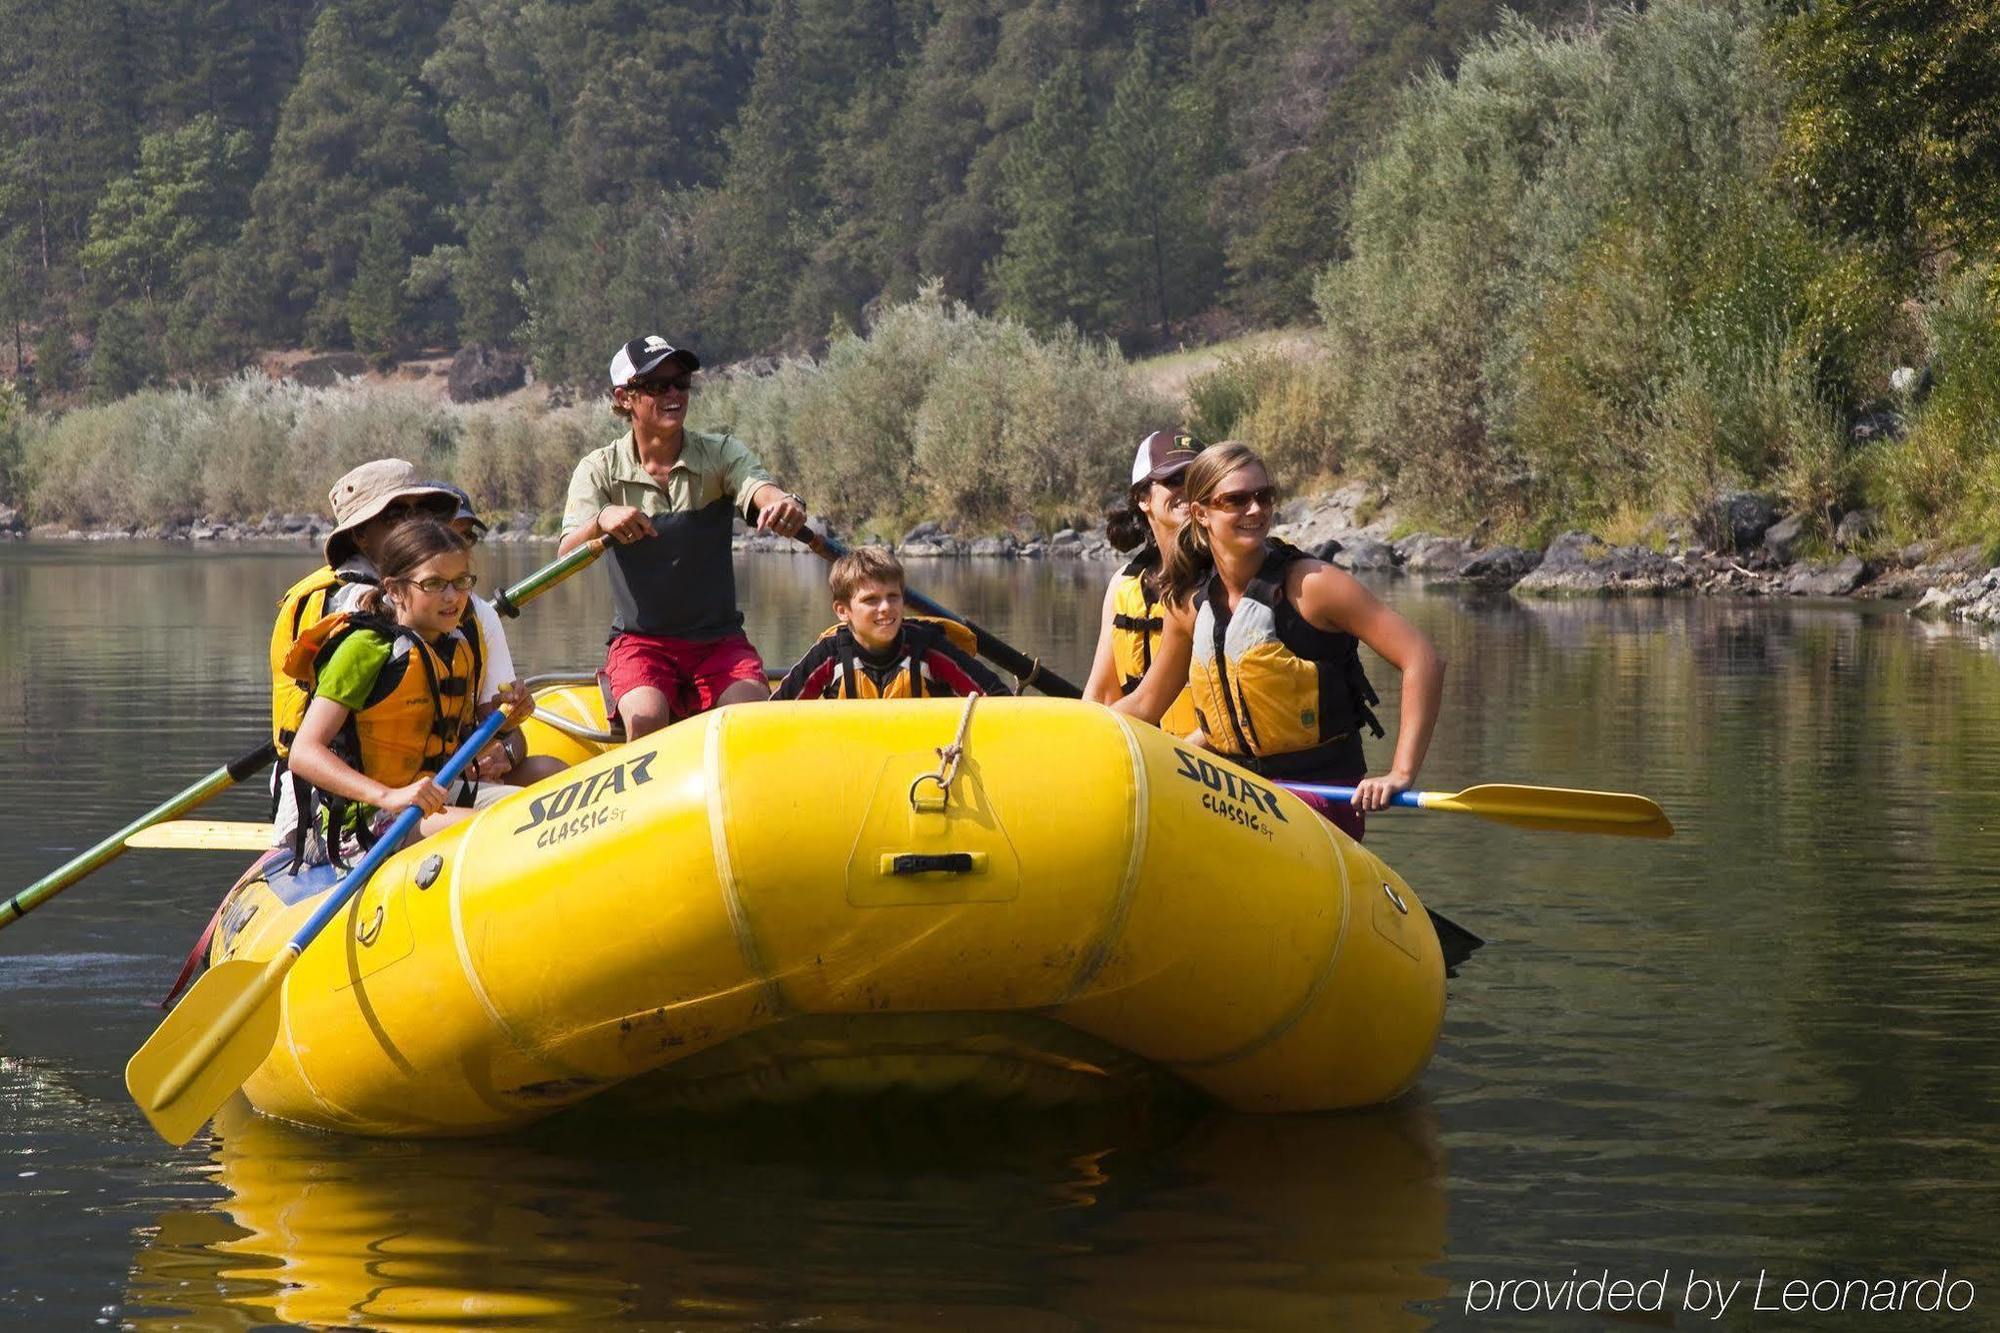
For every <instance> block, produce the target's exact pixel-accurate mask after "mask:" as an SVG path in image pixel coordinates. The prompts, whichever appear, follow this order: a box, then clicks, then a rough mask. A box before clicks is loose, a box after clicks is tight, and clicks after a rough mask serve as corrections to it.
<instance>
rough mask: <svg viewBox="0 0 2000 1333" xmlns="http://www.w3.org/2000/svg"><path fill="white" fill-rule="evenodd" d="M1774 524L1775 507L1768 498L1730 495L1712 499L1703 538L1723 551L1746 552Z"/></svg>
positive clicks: (1754, 494)
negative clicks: (1712, 502)
mask: <svg viewBox="0 0 2000 1333" xmlns="http://www.w3.org/2000/svg"><path fill="white" fill-rule="evenodd" d="M1777 521H1778V507H1777V505H1776V504H1775V503H1774V502H1773V501H1772V499H1771V497H1770V496H1768V495H1760V494H1758V493H1757V492H1755V491H1733V492H1731V493H1729V494H1727V495H1722V496H1718V497H1717V498H1716V501H1715V508H1714V510H1713V512H1711V513H1710V514H1709V516H1708V522H1707V524H1706V525H1705V526H1706V527H1707V529H1708V531H1707V533H1706V534H1705V535H1706V536H1707V537H1708V538H1709V539H1710V540H1711V541H1712V542H1713V543H1714V544H1715V545H1716V546H1719V547H1721V548H1722V549H1723V550H1725V551H1749V550H1753V549H1755V547H1756V545H1757V543H1758V542H1759V541H1760V540H1762V539H1763V536H1764V534H1765V532H1766V531H1768V530H1769V529H1770V527H1771V525H1772V524H1773V523H1776V522H1777Z"/></svg>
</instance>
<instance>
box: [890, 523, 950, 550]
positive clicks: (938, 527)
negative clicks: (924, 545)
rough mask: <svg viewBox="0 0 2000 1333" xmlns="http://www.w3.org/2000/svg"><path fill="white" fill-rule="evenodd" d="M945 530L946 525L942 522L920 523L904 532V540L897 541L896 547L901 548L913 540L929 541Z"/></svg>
mask: <svg viewBox="0 0 2000 1333" xmlns="http://www.w3.org/2000/svg"><path fill="white" fill-rule="evenodd" d="M943 530H944V525H943V524H941V523H934V522H933V523H919V524H917V526H915V527H914V528H911V529H910V530H909V531H908V532H906V533H904V534H903V540H902V541H899V542H897V543H896V547H897V549H898V550H900V549H902V548H903V547H905V546H907V545H909V544H910V543H911V542H920V541H927V540H929V539H930V538H931V537H934V536H936V535H937V534H938V533H939V532H942V531H943Z"/></svg>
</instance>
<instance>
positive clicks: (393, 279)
mask: <svg viewBox="0 0 2000 1333" xmlns="http://www.w3.org/2000/svg"><path fill="white" fill-rule="evenodd" d="M408 226H409V223H408V222H407V221H406V220H405V219H404V217H403V214H402V212H401V210H400V209H398V208H396V207H395V206H394V205H393V204H386V205H384V206H382V207H379V208H377V209H375V210H374V212H373V213H372V214H371V215H370V216H369V219H368V239H367V240H365V241H364V242H362V245H361V253H360V255H359V256H358V258H357V259H356V261H355V268H354V284H353V286H351V287H350V288H349V289H348V292H347V305H346V310H347V328H348V332H349V334H350V336H351V337H352V339H353V342H354V350H355V351H357V352H360V353H361V354H362V355H364V356H366V357H367V358H368V359H369V360H371V361H373V362H375V364H376V365H378V366H386V365H388V364H389V363H390V362H391V361H394V360H395V359H396V356H397V354H398V353H399V352H401V351H402V350H403V348H404V347H405V346H406V345H407V343H408V341H409V336H408V334H409V331H408V329H407V327H406V321H407V319H408V315H409V302H408V301H407V300H406V299H405V298H404V295H403V279H404V278H405V277H406V276H408V274H409V254H408V251H407V250H406V249H405V248H404V245H405V238H406V235H407V228H408Z"/></svg>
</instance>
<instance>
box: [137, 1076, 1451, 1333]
mask: <svg viewBox="0 0 2000 1333" xmlns="http://www.w3.org/2000/svg"><path fill="white" fill-rule="evenodd" d="M1436 1133H1437V1131H1436V1123H1435V1116H1434V1115H1433V1113H1432V1112H1431V1111H1430V1109H1429V1108H1428V1107H1426V1106H1424V1105H1422V1104H1421V1103H1411V1104H1406V1105H1402V1106H1399V1107H1396V1108H1392V1109H1389V1110H1385V1111H1377V1112H1371V1113H1367V1114H1362V1115H1346V1116H1330V1117H1274V1118H1253V1117H1241V1116H1220V1115H1211V1114H1205V1113H1202V1112H1200V1111H1197V1110H1194V1109H1192V1108H1190V1107H1188V1106H1185V1105H1181V1104H1179V1103H1175V1102H1172V1101H1171V1100H1166V1101H1158V1102H1148V1103H1145V1104H1137V1105H1119V1106H1110V1107H1096V1108H1072V1109H1071V1110H1069V1111H1067V1112H1062V1111H1056V1112H1051V1111H1049V1110H1048V1109H1047V1108H1041V1109H1038V1110H1037V1111H1035V1112H1034V1113H1032V1114H1022V1113H1016V1114H1010V1113H1008V1112H1007V1111H1006V1110H1005V1109H1003V1108H995V1107H993V1106H990V1105H989V1106H982V1107H975V1106H967V1105H958V1106H953V1105H949V1104H945V1105H940V1104H936V1103H924V1104H921V1105H919V1104H913V1103H909V1102H898V1101H896V1100H894V1099H880V1098H877V1099H870V1100H869V1101H867V1102H866V1103H842V1102H839V1101H836V1100H831V1099H822V1100H820V1101H817V1102H814V1103H811V1104H809V1105H807V1106H804V1107H797V1108H792V1109H789V1110H786V1111H784V1112H770V1113H761V1114H753V1115H749V1116H746V1117H742V1118H737V1119H733V1120H730V1121H719V1120H704V1119H695V1118H689V1117H685V1116H680V1117H668V1118H665V1119H662V1118H661V1117H659V1116H657V1115H648V1114H646V1113H645V1112H644V1110H643V1108H642V1107H640V1106H639V1105H638V1104H637V1102H636V1100H635V1099H633V1098H629V1097H628V1098H626V1099H625V1100H624V1104H623V1105H622V1106H619V1105H612V1104H607V1105H606V1106H603V1107H594V1108H590V1109H589V1110H588V1111H587V1112H586V1113H585V1114H584V1115H582V1116H573V1117H569V1118H567V1119H566V1120H562V1121H558V1122H555V1123H554V1124H552V1125H550V1126H548V1127H545V1128H544V1129H543V1130H541V1131H538V1132H537V1133H535V1134H533V1135H531V1136H527V1137H517V1138H510V1139H504V1140H485V1141H477V1142H462V1143H454V1142H427V1143H381V1142H371V1141H365V1140H354V1139H343V1138H336V1137H333V1136H329V1135H322V1134H317V1133H312V1132H308V1131H303V1130H296V1129H292V1128H289V1127H287V1126H284V1125H282V1124H279V1123H277V1122H274V1121H270V1120H266V1119H263V1118H261V1117H258V1116H256V1115H254V1114H253V1113H251V1112H250V1111H249V1110H248V1108H247V1106H246V1105H244V1104H243V1103H241V1102H240V1101H239V1102H237V1103H234V1104H232V1106H231V1108H230V1109H229V1111H228V1112H227V1113H226V1114H225V1117H224V1118H223V1119H222V1120H221V1121H220V1122H219V1123H218V1126H217V1138H218V1143H217V1146H216V1148H215V1150H214V1178H215V1181H216V1183H218V1184H219V1185H220V1186H221V1187H222V1188H223V1190H224V1191H226V1194H227V1197H226V1198H224V1199H223V1200H221V1201H220V1202H218V1203H217V1204H216V1205H214V1206H213V1207H203V1208H192V1207H183V1208H177V1209H173V1210H170V1211H168V1212H166V1213H163V1214H161V1215H160V1216H159V1217H158V1219H157V1221H156V1223H155V1225H154V1228H153V1230H152V1234H151V1235H150V1236H148V1237H147V1238H146V1239H145V1241H144V1243H143V1245H142V1246H141V1248H140V1250H139V1252H138V1255H137V1258H136V1260H135V1262H134V1265H133V1272H132V1277H131V1282H130V1289H129V1292H128V1306H127V1316H128V1318H129V1319H130V1321H131V1325H132V1326H133V1327H136V1328H141V1329H165V1328H175V1327H185V1326H187V1324H188V1323H189V1322H195V1323H198V1324H200V1325H201V1326H203V1327H249V1326H254V1325H256V1324H258V1323H260V1322H266V1321H272V1320H276V1321H282V1322H287V1323H299V1324H310V1325H321V1324H351V1323H359V1324H365V1325H366V1326H368V1327H371V1328H378V1329H415V1328H426V1327H440V1326H449V1327H464V1326H486V1325H491V1324H503V1323H504V1324H505V1325H506V1326H508V1327H539V1328H574V1327H577V1326H579V1325H582V1324H587V1323H592V1322H600V1321H611V1320H618V1321H623V1322H638V1323H642V1324H653V1323H658V1324H661V1325H666V1324H671V1325H672V1326H675V1327H699V1326H704V1325H708V1324H714V1325H717V1326H738V1325H741V1324H743V1323H745V1322H752V1323H759V1324H763V1323H791V1322H800V1321H804V1322H809V1323H812V1324H814V1325H816V1326H827V1325H831V1326H835V1327H855V1326H867V1327H873V1328H895V1327H910V1328H935V1327H939V1326H941V1325H943V1326H951V1327H996V1328H999V1327H1020V1326H1022V1325H1023V1324H1024V1323H1039V1322H1044V1321H1046V1319H1047V1318H1048V1317H1049V1316H1050V1315H1051V1314H1052V1313H1054V1312H1056V1311H1061V1312H1062V1313H1063V1314H1064V1315H1065V1316H1066V1317H1068V1318H1080V1319H1084V1320H1104V1321H1107V1322H1115V1323H1120V1324H1135V1325H1143V1326H1146V1327H1184V1328H1200V1327H1214V1328H1230V1327H1245V1326H1254V1327H1260V1328H1326V1327H1336V1326H1345V1325H1350V1324H1355V1323H1359V1324H1360V1325H1362V1326H1366V1327H1370V1328H1390V1327H1404V1326H1406V1327H1414V1326H1418V1325H1419V1324H1420V1323H1421V1322H1422V1320H1421V1319H1420V1317H1419V1316H1418V1315H1417V1314H1416V1313H1414V1312H1413V1311H1412V1309H1411V1307H1412V1305H1413V1303H1416V1302H1421V1301H1426V1300H1433V1299H1436V1298H1439V1297H1441V1296H1442V1295H1443V1294H1444V1290H1445V1285H1444V1281H1443V1279H1442V1278H1440V1277H1438V1276H1436V1275H1435V1270H1436V1267H1437V1265H1438V1264H1439V1262H1440V1261H1441V1260H1442V1258H1443V1255H1444V1244H1445V1221H1446V1218H1445V1202H1444V1193H1443V1188H1442V1180H1443V1163H1442V1160H1441V1154H1440V1151H1439V1149H1438V1147H1437V1142H1436Z"/></svg>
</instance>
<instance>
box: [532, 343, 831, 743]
mask: <svg viewBox="0 0 2000 1333" xmlns="http://www.w3.org/2000/svg"><path fill="white" fill-rule="evenodd" d="M699 369H701V360H700V358H698V357H696V356H695V354H694V353H693V352H690V351H688V350H687V349H686V348H685V347H675V346H673V345H672V344H671V343H669V342H668V341H667V340H666V339H665V338H662V337H659V336H658V335H657V334H655V335H651V336H648V337H645V338H634V339H633V340H632V341H631V342H628V343H626V344H625V345H624V346H623V347H620V348H619V349H618V352H617V354H616V355H615V356H613V357H612V358H611V411H612V413H613V414H614V415H616V416H618V417H620V418H621V419H623V420H626V421H629V422H631V423H632V429H631V430H630V431H628V432H627V433H626V434H625V435H624V436H623V437H622V438H620V439H618V440H616V441H614V442H612V443H611V444H608V445H606V446H605V447H604V448H602V449H599V450H597V451H596V452H594V453H591V454H586V455H585V456H584V458H583V461H582V462H580V463H578V464H577V465H576V472H575V473H574V474H573V475H572V476H571V477H570V483H569V495H568V498H567V499H566V500H565V501H564V503H563V523H562V541H561V542H560V543H558V544H557V546H556V554H558V555H568V554H569V553H570V552H571V551H573V550H575V549H576V548H577V547H578V546H580V545H582V544H583V543H584V542H587V541H592V540H594V539H596V538H597V537H599V536H608V537H610V538H611V539H612V541H613V542H615V543H617V544H616V545H614V546H613V547H612V548H611V551H610V555H611V559H610V560H609V561H607V562H606V564H607V565H608V566H609V568H610V571H611V598H612V605H613V612H612V617H611V640H610V647H609V648H608V649H607V650H606V653H605V659H604V673H605V676H606V678H607V679H608V681H609V682H610V694H611V704H612V708H613V710H614V711H615V712H616V713H617V715H618V717H619V718H620V719H621V720H622V721H623V722H624V724H625V734H626V736H628V737H630V738H632V739H634V740H636V739H638V738H639V737H641V736H644V735H645V734H646V733H648V732H651V731H658V730H659V729H660V728H661V727H664V726H666V725H667V724H668V723H669V722H672V721H674V720H675V719H677V718H683V717H689V716H692V715H693V714H695V713H700V712H705V711H707V710H708V709H711V708H719V707H721V706H722V705H724V704H733V703H745V702H748V701H750V700H753V699H765V698H768V697H769V696H770V685H769V682H768V680H767V678H766V676H765V674H764V662H763V659H761V658H760V657H758V655H757V650H756V648H754V647H753V646H751V643H750V640H749V639H748V638H747V637H746V636H745V635H744V633H743V612H742V610H741V609H740V608H738V606H737V605H736V571H735V568H734V566H733V565H732V564H731V560H730V544H729V539H730V524H731V521H732V520H733V519H734V518H735V517H736V515H737V514H739V513H740V514H742V516H743V517H744V519H745V520H746V521H750V522H754V523H755V524H756V525H757V528H758V530H759V531H760V532H775V533H777V534H778V535H779V536H781V537H794V536H797V535H798V532H799V530H800V529H801V528H803V527H804V526H805V521H806V510H805V502H804V501H802V500H800V499H799V497H798V496H796V495H792V494H790V493H789V492H787V491H786V490H785V488H784V487H782V486H780V485H778V483H777V482H775V481H773V480H771V475H770V473H768V472H766V471H765V470H764V465H763V464H762V463H759V462H758V461H757V458H756V455H754V454H752V453H751V452H750V450H749V449H747V448H745V447H744V445H743V443H742V441H740V440H738V439H736V438H735V437H734V436H732V435H710V434H704V433H702V432H700V431H691V430H688V429H687V428H686V424H687V411H688V394H689V392H690V390H691V389H692V386H693V377H694V373H695V372H696V371H697V370H699Z"/></svg>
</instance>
